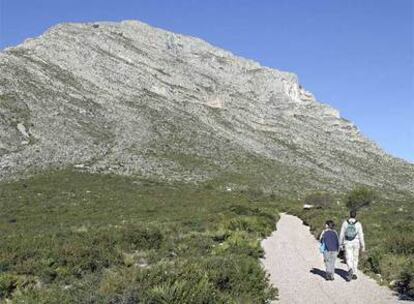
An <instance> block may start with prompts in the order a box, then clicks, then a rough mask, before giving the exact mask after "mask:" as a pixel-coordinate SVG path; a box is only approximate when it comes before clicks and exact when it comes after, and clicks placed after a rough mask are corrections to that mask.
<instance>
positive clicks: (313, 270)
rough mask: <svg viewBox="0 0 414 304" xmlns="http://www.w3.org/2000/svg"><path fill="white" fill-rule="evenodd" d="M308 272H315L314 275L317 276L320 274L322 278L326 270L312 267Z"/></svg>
mask: <svg viewBox="0 0 414 304" xmlns="http://www.w3.org/2000/svg"><path fill="white" fill-rule="evenodd" d="M310 273H313V274H316V275H318V276H321V277H322V278H324V279H325V277H326V272H325V271H323V270H320V269H318V268H312V269H311V270H310Z"/></svg>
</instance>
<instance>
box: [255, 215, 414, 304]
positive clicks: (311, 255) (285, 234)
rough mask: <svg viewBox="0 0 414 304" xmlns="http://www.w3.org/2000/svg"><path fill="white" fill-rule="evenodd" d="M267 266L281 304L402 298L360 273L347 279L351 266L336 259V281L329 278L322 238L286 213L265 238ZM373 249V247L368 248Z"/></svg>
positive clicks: (371, 303) (375, 303) (362, 303)
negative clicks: (347, 272) (318, 237)
mask: <svg viewBox="0 0 414 304" xmlns="http://www.w3.org/2000/svg"><path fill="white" fill-rule="evenodd" d="M262 246H263V248H264V250H265V258H264V259H263V260H262V263H263V266H264V267H265V269H266V270H267V272H268V273H269V274H270V279H271V283H272V284H273V285H274V286H276V287H277V288H278V289H279V301H276V302H274V303H280V304H294V303H298V304H312V303H315V304H324V303H329V304H334V303H337V304H342V303H349V304H382V303H384V304H388V303H406V304H408V303H411V302H406V301H401V300H398V297H397V296H396V295H394V293H393V291H391V290H390V289H388V288H387V287H384V286H380V285H378V284H377V282H375V280H373V279H371V278H369V277H367V276H366V275H364V274H362V273H361V272H359V277H358V279H357V280H355V281H351V282H346V281H345V279H344V276H345V273H346V271H347V267H346V265H345V264H343V263H342V262H341V261H340V260H339V259H338V260H337V261H336V271H335V272H336V274H335V280H334V281H325V279H324V273H325V267H324V263H323V258H322V254H320V253H319V248H318V246H319V244H318V241H317V240H315V238H314V237H313V236H312V234H311V233H310V231H309V227H307V226H305V225H303V223H302V221H301V220H300V219H299V218H297V217H295V216H292V215H286V214H282V215H281V218H280V220H279V222H278V223H277V230H276V231H275V232H273V234H272V235H271V236H270V237H269V238H267V239H265V240H263V241H262ZM368 250H369V248H368Z"/></svg>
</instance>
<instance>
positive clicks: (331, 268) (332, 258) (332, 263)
mask: <svg viewBox="0 0 414 304" xmlns="http://www.w3.org/2000/svg"><path fill="white" fill-rule="evenodd" d="M336 255H337V252H336V251H329V263H328V264H329V265H328V272H329V275H330V279H331V280H333V279H334V273H335V260H336Z"/></svg>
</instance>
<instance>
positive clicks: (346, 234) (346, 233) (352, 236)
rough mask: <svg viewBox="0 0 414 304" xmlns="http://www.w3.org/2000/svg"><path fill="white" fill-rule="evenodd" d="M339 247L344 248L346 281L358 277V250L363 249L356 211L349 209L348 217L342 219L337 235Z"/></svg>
mask: <svg viewBox="0 0 414 304" xmlns="http://www.w3.org/2000/svg"><path fill="white" fill-rule="evenodd" d="M339 244H340V245H341V249H344V250H345V258H346V264H347V265H348V276H347V281H348V282H349V281H351V280H356V279H357V278H358V257H359V250H360V249H361V250H362V251H363V252H364V251H365V241H364V232H363V230H362V225H361V223H360V222H359V221H358V220H357V219H356V211H355V210H351V212H350V213H349V219H347V220H346V221H344V223H343V224H342V227H341V233H340V236H339Z"/></svg>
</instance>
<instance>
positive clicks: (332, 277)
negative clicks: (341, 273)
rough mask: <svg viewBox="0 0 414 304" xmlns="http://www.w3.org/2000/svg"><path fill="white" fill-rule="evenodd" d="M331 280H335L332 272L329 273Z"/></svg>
mask: <svg viewBox="0 0 414 304" xmlns="http://www.w3.org/2000/svg"><path fill="white" fill-rule="evenodd" d="M333 280H335V278H334V274H333V273H331V281H333Z"/></svg>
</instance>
